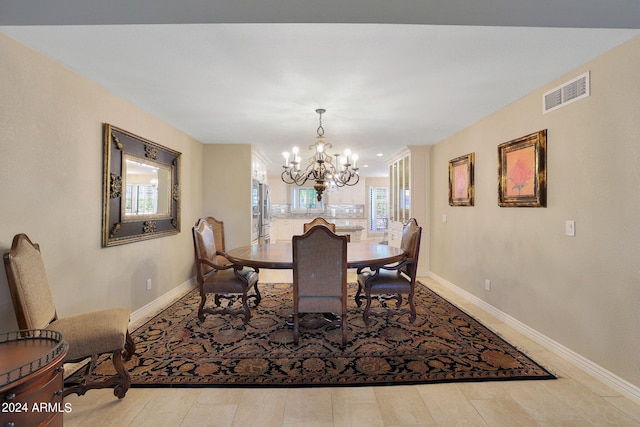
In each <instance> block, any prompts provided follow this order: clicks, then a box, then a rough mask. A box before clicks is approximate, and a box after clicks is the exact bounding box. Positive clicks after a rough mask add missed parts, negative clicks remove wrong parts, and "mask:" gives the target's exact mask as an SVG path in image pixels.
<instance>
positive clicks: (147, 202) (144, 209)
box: [124, 185, 158, 215]
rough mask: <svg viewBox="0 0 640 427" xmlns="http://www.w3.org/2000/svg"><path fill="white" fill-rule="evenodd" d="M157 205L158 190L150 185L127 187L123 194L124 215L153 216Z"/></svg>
mask: <svg viewBox="0 0 640 427" xmlns="http://www.w3.org/2000/svg"><path fill="white" fill-rule="evenodd" d="M157 204H158V190H157V188H156V187H155V186H152V185H127V187H126V192H125V211H124V212H125V213H127V214H137V215H145V214H155V213H156V212H157V210H156V206H157Z"/></svg>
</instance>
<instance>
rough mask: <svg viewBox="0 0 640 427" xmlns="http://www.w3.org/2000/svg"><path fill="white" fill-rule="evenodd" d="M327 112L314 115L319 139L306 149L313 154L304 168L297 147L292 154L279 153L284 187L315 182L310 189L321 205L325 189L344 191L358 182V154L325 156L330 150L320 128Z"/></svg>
mask: <svg viewBox="0 0 640 427" xmlns="http://www.w3.org/2000/svg"><path fill="white" fill-rule="evenodd" d="M325 112H326V110H325V109H323V108H318V109H317V110H316V113H318V114H319V115H320V119H319V123H320V126H318V131H317V132H318V136H317V137H316V142H315V144H311V145H310V146H309V150H313V151H314V153H315V154H314V155H313V156H312V157H310V158H309V162H308V164H307V165H306V167H304V170H303V169H302V168H303V165H301V164H300V163H301V159H300V156H299V155H298V147H293V149H292V150H291V154H289V153H288V152H286V151H285V152H284V153H282V155H283V156H284V166H283V168H284V171H282V175H281V178H282V180H283V181H284V182H285V183H286V184H296V185H304V184H305V183H306V182H307V181H309V180H311V181H315V184H314V185H313V188H314V189H315V190H316V196H317V197H316V198H317V199H318V201H319V202H320V201H322V193H323V192H324V191H325V190H326V188H327V186H331V187H336V188H339V187H344V186H345V185H349V186H351V185H356V184H357V183H358V181H360V175H358V168H357V167H356V161H357V160H358V155H357V154H351V150H349V149H346V150H345V151H344V157H340V154H334V157H335V160H334V158H333V157H331V156H330V155H328V154H327V153H326V150H327V149H330V148H333V146H332V145H331V144H330V143H327V142H325V141H324V128H323V127H322V115H323V114H324V113H325Z"/></svg>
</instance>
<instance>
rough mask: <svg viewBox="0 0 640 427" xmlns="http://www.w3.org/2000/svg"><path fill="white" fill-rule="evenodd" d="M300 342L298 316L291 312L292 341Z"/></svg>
mask: <svg viewBox="0 0 640 427" xmlns="http://www.w3.org/2000/svg"><path fill="white" fill-rule="evenodd" d="M299 342H300V316H299V315H298V313H293V343H294V344H295V345H298V343H299Z"/></svg>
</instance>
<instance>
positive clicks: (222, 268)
mask: <svg viewBox="0 0 640 427" xmlns="http://www.w3.org/2000/svg"><path fill="white" fill-rule="evenodd" d="M223 241H224V240H223ZM216 243H217V242H216V237H215V234H214V229H213V227H212V225H211V223H210V221H208V219H207V218H200V219H199V220H198V222H197V223H196V225H195V227H193V247H194V252H195V264H196V276H197V280H198V287H199V289H200V306H199V307H198V319H199V320H200V321H201V322H204V319H205V313H209V314H216V313H218V314H231V315H237V314H244V322H245V323H246V322H248V321H249V319H250V318H251V311H250V310H249V304H248V300H249V299H254V301H255V305H256V306H257V305H258V304H259V303H260V301H261V299H262V297H261V295H260V291H259V290H258V273H256V272H255V271H254V270H251V269H243V268H242V266H238V265H234V264H232V263H231V262H229V260H227V258H226V257H225V256H224V253H223V252H221V251H219V250H217V246H216ZM251 288H253V289H254V293H253V295H249V290H250V289H251ZM209 294H213V295H214V302H215V305H216V307H218V308H217V309H213V308H205V305H206V301H207V296H208V295H209ZM237 297H240V299H241V302H242V308H237V309H232V308H231V305H232V303H233V300H234V299H236V298H237ZM222 299H226V300H228V302H229V306H227V307H221V300H222Z"/></svg>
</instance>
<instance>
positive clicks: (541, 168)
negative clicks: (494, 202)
mask: <svg viewBox="0 0 640 427" xmlns="http://www.w3.org/2000/svg"><path fill="white" fill-rule="evenodd" d="M498 204H499V205H500V206H502V207H535V208H540V207H546V206H547V130H546V129H545V130H541V131H539V132H534V133H532V134H529V135H526V136H523V137H521V138H517V139H514V140H512V141H509V142H505V143H503V144H500V145H499V146H498Z"/></svg>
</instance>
